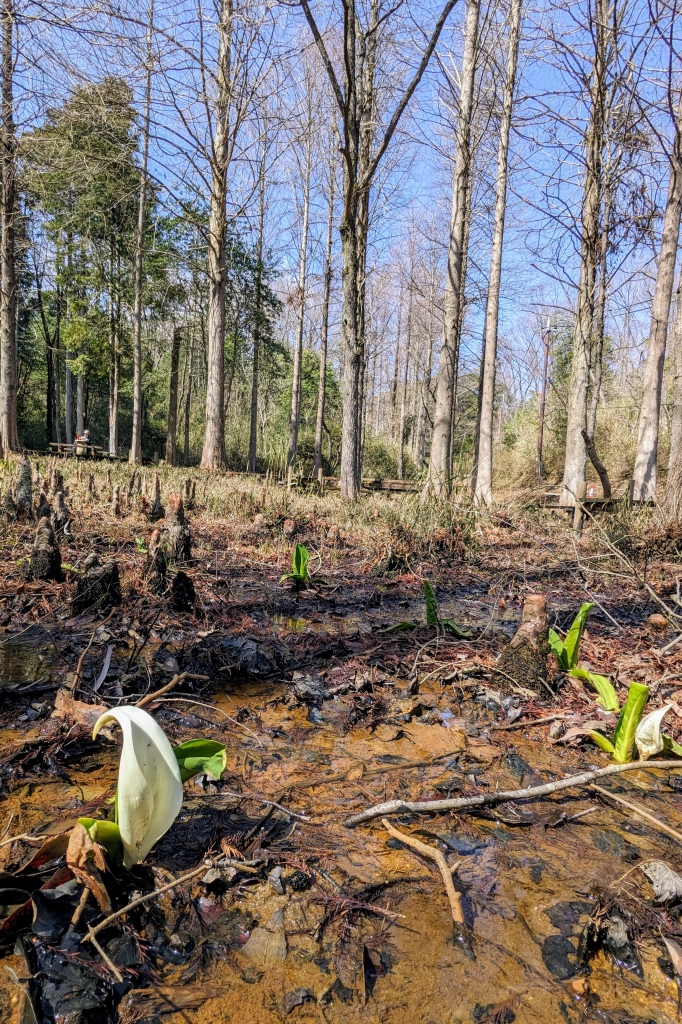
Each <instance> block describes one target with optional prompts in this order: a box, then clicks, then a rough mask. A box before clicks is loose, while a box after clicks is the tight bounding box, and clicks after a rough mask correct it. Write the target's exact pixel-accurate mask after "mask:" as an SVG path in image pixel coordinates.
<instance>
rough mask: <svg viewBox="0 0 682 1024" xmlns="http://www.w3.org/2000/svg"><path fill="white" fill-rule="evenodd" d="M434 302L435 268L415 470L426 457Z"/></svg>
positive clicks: (421, 464)
mask: <svg viewBox="0 0 682 1024" xmlns="http://www.w3.org/2000/svg"><path fill="white" fill-rule="evenodd" d="M435 301H436V274H435V268H434V267H432V268H431V285H430V287H429V314H428V319H427V331H428V336H427V338H426V361H425V364H424V376H423V377H422V385H421V396H420V401H419V413H418V420H417V447H416V457H417V468H418V469H422V468H423V466H424V458H425V456H426V424H427V420H428V418H429V398H430V396H431V361H432V359H433V322H434V304H435Z"/></svg>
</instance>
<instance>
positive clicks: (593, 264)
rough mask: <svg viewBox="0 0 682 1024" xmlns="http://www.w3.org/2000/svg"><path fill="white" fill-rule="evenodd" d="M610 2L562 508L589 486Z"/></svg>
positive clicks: (588, 183) (593, 139) (588, 161)
mask: <svg viewBox="0 0 682 1024" xmlns="http://www.w3.org/2000/svg"><path fill="white" fill-rule="evenodd" d="M607 4H608V0H598V3H597V6H596V17H595V25H594V38H595V52H594V61H593V65H592V83H591V89H590V91H591V108H590V121H589V126H588V130H587V137H586V140H585V150H586V152H585V183H584V188H583V208H582V233H581V249H580V281H579V284H578V310H577V315H576V321H575V332H574V336H573V362H572V365H571V381H570V385H569V393H568V403H567V408H568V417H567V422H566V460H565V463H564V484H563V490H562V493H561V499H560V500H561V504H562V505H574V504H575V501H576V497H577V495H578V492H579V490H580V485H581V484H582V483H584V481H585V463H586V458H587V452H586V450H585V442H584V440H583V431H587V401H588V394H589V387H590V358H591V353H592V343H593V337H594V311H595V286H596V273H597V262H598V250H599V221H600V213H601V203H602V192H603V181H602V177H603V175H602V155H603V148H604V116H605V102H606V19H607V17H608V6H607Z"/></svg>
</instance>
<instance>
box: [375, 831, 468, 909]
mask: <svg viewBox="0 0 682 1024" xmlns="http://www.w3.org/2000/svg"><path fill="white" fill-rule="evenodd" d="M381 824H382V825H383V826H384V828H385V829H386V831H387V832H390V834H391V835H392V836H393V838H394V839H399V840H400V842H401V843H405V846H409V847H411V849H413V850H416V851H417V853H421V855H422V857H428V858H429V860H433V861H435V862H436V864H437V865H438V870H439V871H440V873H441V875H442V876H443V883H444V884H445V891H446V893H447V894H448V899H449V900H450V909H451V910H452V920H453V921H454V922H455V924H456V925H459V926H460V927H464V914H463V913H462V901H461V900H460V898H459V893H458V892H457V890H456V889H455V885H454V882H453V881H452V872H453V871H455V870H456V868H458V867H459V861H457V863H456V864H455V865H453V867H450V865H449V864H448V862H447V860H446V859H445V854H444V853H443V851H442V850H439V849H438V848H437V847H435V846H429V845H428V843H422V842H421V840H420V839H415V837H414V836H410V835H408V834H407V833H405V832H401V831H400V829H397V828H396V827H395V826H394V825H391V823H390V821H387V820H386V818H382V819H381Z"/></svg>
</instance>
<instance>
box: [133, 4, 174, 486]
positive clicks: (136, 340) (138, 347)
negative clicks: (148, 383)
mask: <svg viewBox="0 0 682 1024" xmlns="http://www.w3.org/2000/svg"><path fill="white" fill-rule="evenodd" d="M153 33H154V0H149V15H148V21H147V54H146V57H147V61H146V68H145V90H144V119H143V123H142V160H141V162H140V186H139V193H138V206H137V231H136V233H135V270H134V277H133V296H134V298H133V432H132V437H131V441H130V456H129V461H130V463H131V465H135V464H136V463H138V462H142V258H143V255H144V229H145V213H146V210H145V206H146V203H147V162H148V157H149V120H150V111H151V103H152V39H153ZM173 342H174V343H175V339H173ZM176 378H177V373H176ZM171 387H172V384H171ZM176 396H177V379H176ZM169 428H170V423H169ZM169 441H170V437H169V438H168V440H167V442H166V452H168V443H169ZM166 458H168V455H167V454H166ZM171 465H172V466H174V465H175V436H174V437H173V462H171Z"/></svg>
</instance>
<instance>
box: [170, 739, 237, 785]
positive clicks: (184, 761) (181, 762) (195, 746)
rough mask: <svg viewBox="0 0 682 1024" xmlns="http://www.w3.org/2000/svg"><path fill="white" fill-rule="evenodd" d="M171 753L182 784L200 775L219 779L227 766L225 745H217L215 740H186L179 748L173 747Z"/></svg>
mask: <svg viewBox="0 0 682 1024" xmlns="http://www.w3.org/2000/svg"><path fill="white" fill-rule="evenodd" d="M173 753H174V754H175V757H176V759H177V762H178V766H179V768H180V778H181V779H182V781H183V782H187V781H188V780H189V779H192V778H194V776H195V775H200V774H207V775H212V776H213V778H214V779H219V778H220V776H221V775H222V774H223V772H224V771H225V765H226V764H227V754H226V750H225V744H224V743H218V741H217V740H202V739H199V740H186V741H185V742H184V743H181V744H180V746H179V747H175V748H174V749H173Z"/></svg>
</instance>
